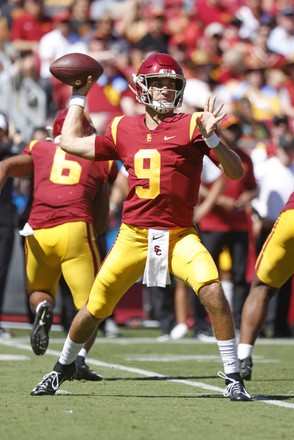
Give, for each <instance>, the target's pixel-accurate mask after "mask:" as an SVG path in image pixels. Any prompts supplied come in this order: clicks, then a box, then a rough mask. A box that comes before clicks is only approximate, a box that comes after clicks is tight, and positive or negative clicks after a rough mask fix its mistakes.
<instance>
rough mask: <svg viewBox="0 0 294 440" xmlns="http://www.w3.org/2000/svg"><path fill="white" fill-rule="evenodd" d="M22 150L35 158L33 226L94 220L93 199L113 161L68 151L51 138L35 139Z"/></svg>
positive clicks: (42, 226)
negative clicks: (88, 158)
mask: <svg viewBox="0 0 294 440" xmlns="http://www.w3.org/2000/svg"><path fill="white" fill-rule="evenodd" d="M22 154H30V155H31V157H32V159H33V162H34V192H33V204H32V208H31V212H30V216H29V219H28V223H29V224H30V226H31V227H32V228H33V229H43V228H50V227H52V226H57V225H60V224H63V223H66V222H69V221H71V222H72V221H85V222H87V223H92V222H93V202H94V199H95V196H96V194H97V193H98V191H99V189H100V187H101V185H102V184H103V183H104V182H105V181H106V180H107V178H108V175H109V172H110V167H111V163H110V162H93V161H89V160H86V159H81V158H79V157H76V156H72V155H70V154H68V153H65V152H64V151H63V150H61V148H60V147H59V145H58V144H55V143H54V142H50V141H32V142H31V143H30V144H29V145H28V146H26V147H25V149H24V150H23V153H22Z"/></svg>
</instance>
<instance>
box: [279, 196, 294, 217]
mask: <svg viewBox="0 0 294 440" xmlns="http://www.w3.org/2000/svg"><path fill="white" fill-rule="evenodd" d="M289 209H294V192H292V193H291V194H290V197H289V199H288V201H287V202H286V204H285V206H284V208H283V209H282V211H281V212H284V211H288V210H289Z"/></svg>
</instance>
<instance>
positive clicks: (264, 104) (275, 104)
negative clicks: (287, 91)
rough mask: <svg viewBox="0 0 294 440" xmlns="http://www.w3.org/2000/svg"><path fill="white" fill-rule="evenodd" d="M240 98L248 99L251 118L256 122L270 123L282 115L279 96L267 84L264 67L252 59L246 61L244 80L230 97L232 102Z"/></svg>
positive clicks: (276, 91) (265, 68)
mask: <svg viewBox="0 0 294 440" xmlns="http://www.w3.org/2000/svg"><path fill="white" fill-rule="evenodd" d="M242 98H248V99H249V101H250V103H251V106H252V114H253V118H254V119H255V120H257V121H263V122H265V123H266V122H270V121H271V120H272V118H273V117H274V116H275V115H277V114H280V113H282V104H281V98H280V94H279V92H278V90H276V89H275V88H274V87H273V86H271V85H270V84H269V83H268V80H267V67H266V65H264V64H260V63H256V60H254V59H252V58H248V59H246V66H245V72H244V79H243V81H241V83H240V84H239V85H238V86H237V87H236V88H235V90H234V91H233V93H232V95H231V100H232V101H235V100H240V99H242Z"/></svg>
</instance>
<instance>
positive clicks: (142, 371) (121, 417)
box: [0, 328, 294, 440]
mask: <svg viewBox="0 0 294 440" xmlns="http://www.w3.org/2000/svg"><path fill="white" fill-rule="evenodd" d="M13 333H14V337H13V338H12V339H9V340H6V341H3V340H2V341H0V368H1V370H0V371H1V374H0V392H1V406H0V439H1V440H29V439H30V440H35V439H40V440H49V439H50V440H59V439H64V440H77V439H81V440H82V439H87V440H94V439H95V440H135V439H136V440H192V439H193V440H195V439H205V440H212V439H213V440H214V439H217V440H219V439H221V440H222V439H224V440H225V439H237V440H238V439H247V440H248V439H252V440H261V439H262V440H265V439H266V440H270V439H274V440H277V439H285V440H290V439H291V440H294V363H293V358H294V340H293V339H284V340H282V339H281V340H270V339H268V340H259V341H258V343H257V345H256V348H255V351H254V369H253V380H252V381H251V382H247V383H246V385H247V388H248V390H249V391H250V392H251V393H252V394H253V395H254V398H255V400H254V401H253V402H241V403H239V402H231V401H230V400H228V399H225V398H224V397H222V391H223V388H224V382H223V380H222V379H220V378H219V377H217V372H218V371H219V370H221V363H220V358H219V355H218V349H217V346H216V344H214V343H213V344H207V343H203V342H199V341H196V340H193V339H191V338H185V339H184V340H181V341H177V342H165V343H162V342H157V341H156V336H158V335H159V331H158V330H154V329H153V330H143V329H138V330H133V329H132V330H130V329H124V328H123V329H122V333H123V336H122V337H121V338H118V339H106V338H104V337H98V338H97V341H96V343H95V345H94V347H93V348H92V351H91V353H90V356H89V358H88V360H87V362H88V364H89V365H90V366H91V367H92V368H93V369H95V371H97V372H98V373H100V374H101V375H102V376H103V378H104V379H103V381H102V382H92V383H91V382H78V381H73V382H65V383H63V384H62V386H61V388H60V390H59V392H58V394H56V395H55V396H43V397H32V396H30V391H31V389H32V388H33V387H34V386H35V385H36V384H37V383H38V382H39V381H40V380H41V378H42V377H43V375H44V374H45V373H47V372H48V371H50V370H51V368H52V367H53V365H54V363H55V361H56V360H57V358H58V356H59V353H60V350H61V348H62V345H63V341H64V338H65V335H64V334H63V333H62V332H56V331H52V332H51V339H50V345H49V348H48V350H47V352H46V354H45V355H44V356H42V357H37V356H35V355H34V354H33V352H32V351H31V347H30V343H29V331H28V330H13Z"/></svg>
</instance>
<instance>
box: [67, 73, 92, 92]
mask: <svg viewBox="0 0 294 440" xmlns="http://www.w3.org/2000/svg"><path fill="white" fill-rule="evenodd" d="M94 84H95V82H93V79H92V76H88V79H87V82H86V83H85V84H83V85H82V86H80V87H73V88H72V94H73V95H81V96H87V95H88V93H89V91H90V90H91V88H92V86H93V85H94Z"/></svg>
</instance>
